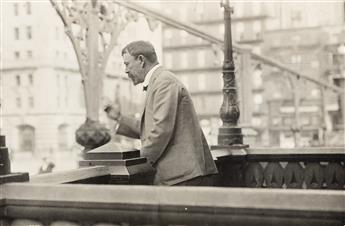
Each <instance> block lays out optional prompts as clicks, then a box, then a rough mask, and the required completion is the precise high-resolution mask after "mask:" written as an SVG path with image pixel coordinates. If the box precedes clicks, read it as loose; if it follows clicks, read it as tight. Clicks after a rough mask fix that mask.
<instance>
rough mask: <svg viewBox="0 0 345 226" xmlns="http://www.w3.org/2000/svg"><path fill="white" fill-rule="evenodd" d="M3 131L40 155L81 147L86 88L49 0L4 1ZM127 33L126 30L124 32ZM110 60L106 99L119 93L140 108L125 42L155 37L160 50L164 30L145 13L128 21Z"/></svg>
mask: <svg viewBox="0 0 345 226" xmlns="http://www.w3.org/2000/svg"><path fill="white" fill-rule="evenodd" d="M1 5H2V10H1V21H2V35H1V36H2V37H1V39H2V40H1V134H4V135H6V140H7V146H8V147H9V148H10V149H11V150H12V151H14V152H15V153H16V154H19V153H28V154H30V155H31V154H33V155H36V156H46V155H50V154H51V153H52V152H59V151H66V150H67V151H68V150H73V149H75V148H77V149H80V148H81V147H80V146H78V145H77V144H76V142H75V131H76V130H77V129H78V127H79V126H80V125H81V124H82V123H83V122H84V121H85V115H86V114H85V103H84V91H83V86H82V83H81V75H80V73H79V67H78V64H77V60H76V56H75V52H74V49H73V46H72V44H71V42H70V40H69V39H68V37H67V36H66V34H65V33H64V27H63V23H62V21H61V19H60V18H59V17H58V15H57V13H56V11H55V10H54V9H53V7H52V5H51V4H50V2H49V1H39V2H38V1H13V2H12V1H6V2H3V3H1ZM122 33H124V34H122ZM122 33H121V35H120V36H119V39H118V42H117V45H116V46H115V48H114V50H113V52H112V53H111V57H110V59H109V61H108V65H107V68H106V73H105V77H104V78H100V79H104V82H103V94H102V102H101V105H102V106H101V109H100V121H101V122H103V123H105V124H107V123H108V121H107V119H106V116H105V114H104V113H103V110H102V108H103V105H104V104H106V103H109V102H112V101H115V100H116V99H117V100H119V101H120V102H121V103H122V107H123V111H125V112H128V113H132V114H135V113H136V112H138V111H140V110H139V108H140V104H141V101H142V98H141V96H142V95H140V93H139V92H140V89H139V88H138V87H134V88H133V85H132V83H131V81H129V79H128V78H127V76H126V75H125V73H124V69H123V66H122V57H121V47H122V46H123V45H125V44H126V43H127V42H129V41H132V40H135V39H146V40H150V41H151V42H153V43H154V45H155V46H156V47H157V49H158V50H159V51H158V52H159V53H160V52H161V50H160V30H159V28H158V29H156V30H154V31H151V30H150V29H149V27H148V24H147V22H146V20H145V19H144V18H141V17H139V19H138V20H137V22H132V23H130V24H128V26H127V27H126V29H125V31H123V32H122Z"/></svg>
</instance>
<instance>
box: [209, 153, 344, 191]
mask: <svg viewBox="0 0 345 226" xmlns="http://www.w3.org/2000/svg"><path fill="white" fill-rule="evenodd" d="M213 154H214V155H215V156H217V164H218V168H219V171H220V172H221V173H220V178H219V185H220V186H230V187H257V188H308V189H309V188H311V189H344V183H345V168H344V163H345V148H344V147H329V148H326V147H322V148H321V147H320V148H294V149H282V148H247V149H229V148H218V149H216V150H214V151H213Z"/></svg>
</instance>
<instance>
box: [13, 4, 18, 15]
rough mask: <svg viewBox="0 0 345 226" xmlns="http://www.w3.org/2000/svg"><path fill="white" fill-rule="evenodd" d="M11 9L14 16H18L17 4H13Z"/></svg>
mask: <svg viewBox="0 0 345 226" xmlns="http://www.w3.org/2000/svg"><path fill="white" fill-rule="evenodd" d="M13 9H14V15H15V16H18V3H14V4H13Z"/></svg>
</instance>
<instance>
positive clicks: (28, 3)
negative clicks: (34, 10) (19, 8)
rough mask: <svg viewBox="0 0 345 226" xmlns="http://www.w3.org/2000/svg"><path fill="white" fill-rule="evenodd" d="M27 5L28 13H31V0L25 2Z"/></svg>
mask: <svg viewBox="0 0 345 226" xmlns="http://www.w3.org/2000/svg"><path fill="white" fill-rule="evenodd" d="M25 7H26V14H28V15H30V14H31V4H30V2H26V3H25Z"/></svg>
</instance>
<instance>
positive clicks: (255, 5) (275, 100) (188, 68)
mask: <svg viewBox="0 0 345 226" xmlns="http://www.w3.org/2000/svg"><path fill="white" fill-rule="evenodd" d="M181 4H183V7H181ZM181 4H179V5H176V4H173V3H171V5H169V7H164V10H165V12H166V13H167V15H170V16H173V17H178V18H179V19H180V20H181V21H185V22H188V23H193V24H195V25H197V26H200V28H201V29H203V30H204V31H206V32H208V33H210V34H212V35H214V36H216V37H219V38H220V39H222V37H223V35H224V24H223V18H222V12H221V8H220V7H219V5H217V4H214V2H208V1H195V2H183V3H181ZM232 7H233V15H232V37H233V40H234V42H235V43H237V44H241V45H243V46H246V47H248V48H249V50H250V51H252V52H254V53H257V54H263V55H264V56H268V57H271V58H274V59H276V60H279V61H280V62H282V63H284V64H285V65H288V66H291V68H292V69H295V70H297V71H299V72H302V73H303V74H306V75H308V76H310V77H313V78H316V79H320V80H323V81H327V82H331V83H333V82H334V84H336V85H339V86H343V83H344V65H345V63H344V56H343V55H341V51H342V49H341V46H343V45H344V40H345V38H344V24H345V20H344V17H345V16H344V12H345V10H344V9H345V4H344V2H340V1H339V2H330V3H327V4H326V3H324V2H323V3H322V2H320V3H314V2H313V3H312V2H309V3H302V2H301V3H298V4H290V3H287V2H280V1H276V2H260V1H257V2H238V1H236V2H233V3H232ZM191 12H193V13H191ZM325 12H334V13H332V14H330V13H325ZM318 15H325V16H322V17H321V16H320V17H319V16H318ZM339 49H340V50H341V51H340V52H339V51H338V50H339ZM335 50H337V51H338V52H337V51H335ZM163 53H164V58H163V59H164V64H165V66H166V67H168V68H170V69H172V70H173V71H174V72H175V73H176V74H177V75H178V76H179V78H180V80H181V81H182V82H183V83H184V84H185V85H186V86H187V87H188V88H189V90H190V91H191V94H192V96H193V100H194V103H195V104H196V108H197V112H198V115H199V117H200V120H201V123H202V125H203V128H204V129H205V130H207V131H205V132H206V134H207V135H208V139H209V141H210V143H211V144H216V142H217V141H216V136H217V129H218V127H219V125H220V119H219V108H220V105H221V102H222V98H223V97H222V90H221V89H222V75H221V66H222V62H221V60H222V58H223V57H222V51H221V49H219V47H217V46H212V45H211V44H209V43H208V42H205V41H203V40H202V39H199V38H196V37H194V36H192V35H189V34H188V33H187V32H185V31H182V30H177V29H174V28H172V27H169V26H163ZM325 58H327V60H326V61H325ZM241 60H243V59H240V56H238V57H237V61H236V63H237V66H236V69H237V71H236V74H237V84H238V89H239V90H240V92H239V102H240V103H239V104H240V111H241V116H240V121H239V122H240V125H241V126H242V127H243V128H244V131H243V133H244V135H245V140H247V142H249V143H250V144H254V145H259V146H266V145H273V146H285V147H287V146H290V147H293V146H299V145H310V142H313V141H314V140H315V139H316V140H318V141H321V142H322V143H324V142H326V141H327V137H334V136H339V137H342V136H343V132H342V131H343V130H344V129H343V127H344V126H343V124H344V122H343V121H339V118H342V117H341V115H342V114H343V113H342V112H341V111H342V108H341V101H340V99H339V97H338V96H337V95H335V94H334V93H331V92H327V91H326V92H325V91H324V90H321V89H320V87H317V86H316V85H314V84H311V83H308V82H305V81H303V80H301V79H300V80H298V81H294V79H293V78H290V79H289V78H287V76H284V75H283V74H282V72H281V71H277V70H273V69H272V68H266V67H264V66H263V65H261V64H260V62H252V63H250V65H241ZM334 67H337V71H336V72H335V71H334V70H332V68H334ZM248 73H249V74H248ZM296 91H301V93H300V94H299V96H298V97H297V96H296V95H297V94H295V93H296ZM296 98H298V102H296V101H295V99H296ZM296 104H298V108H300V110H299V111H301V112H300V115H298V116H297V118H300V119H298V120H299V121H300V122H299V124H298V125H295V122H294V121H295V120H294V119H295V114H297V111H296V112H295V110H294V109H295V108H296V107H294V106H295V105H296ZM276 114H277V115H278V117H276V116H275V115H276ZM271 116H273V117H271ZM337 120H338V121H337ZM246 128H251V129H246ZM273 130H274V131H273ZM334 130H337V131H335V133H334V132H333V131H334ZM297 132H298V133H300V134H299V136H301V137H300V139H299V141H298V144H297V143H296V141H295V140H294V139H293V137H294V136H293V133H297ZM338 132H339V133H338ZM336 134H340V135H336ZM338 140H339V138H338V139H334V145H336V144H339V145H340V144H341V142H342V141H340V143H339V141H338ZM342 140H343V139H342ZM314 143H315V142H314ZM330 143H332V142H330Z"/></svg>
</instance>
